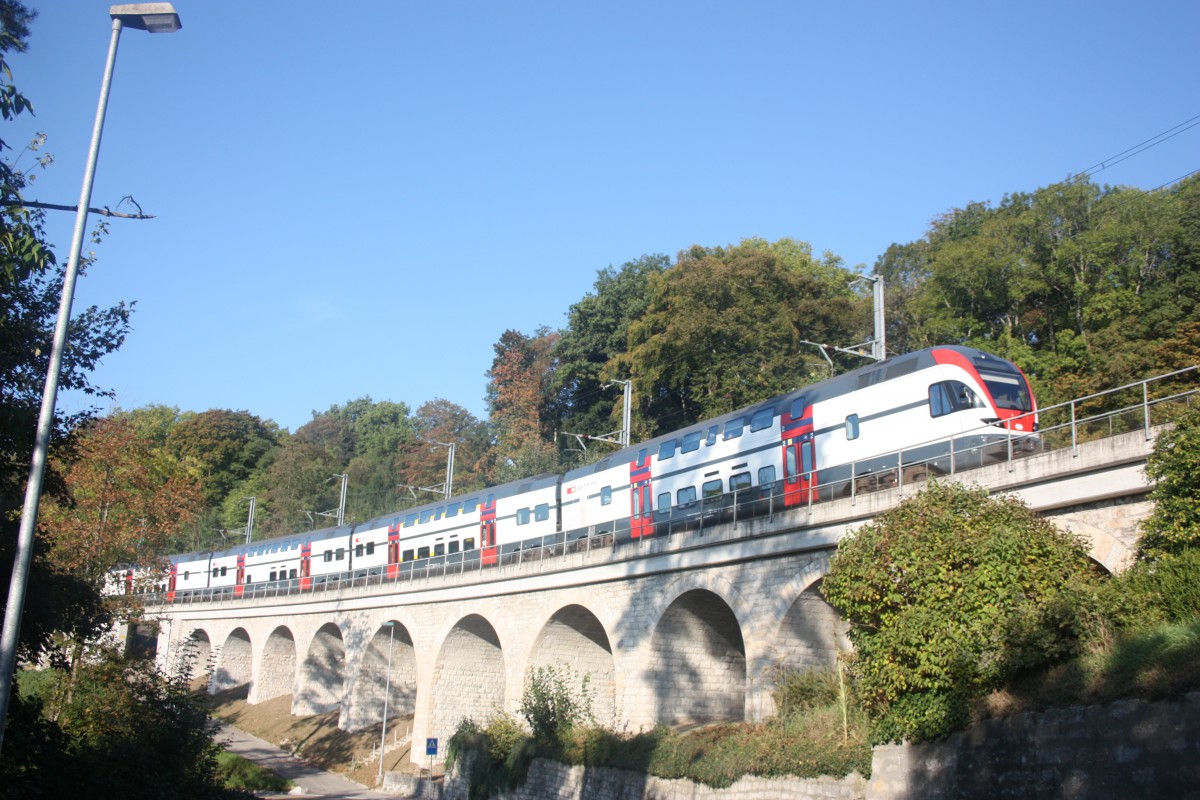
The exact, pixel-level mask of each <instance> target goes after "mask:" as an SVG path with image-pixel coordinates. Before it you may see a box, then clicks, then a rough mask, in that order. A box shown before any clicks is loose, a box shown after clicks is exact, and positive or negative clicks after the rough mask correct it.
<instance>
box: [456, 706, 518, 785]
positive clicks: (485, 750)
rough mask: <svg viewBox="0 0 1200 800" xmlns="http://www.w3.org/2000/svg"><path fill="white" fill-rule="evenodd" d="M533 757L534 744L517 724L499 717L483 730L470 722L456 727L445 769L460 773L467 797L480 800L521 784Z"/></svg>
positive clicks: (461, 722)
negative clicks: (454, 769)
mask: <svg viewBox="0 0 1200 800" xmlns="http://www.w3.org/2000/svg"><path fill="white" fill-rule="evenodd" d="M534 755H535V747H534V741H533V739H532V738H531V737H530V736H529V735H528V734H527V733H525V731H524V730H522V729H521V726H520V724H519V723H518V722H517V721H516V720H515V719H513V718H512V717H510V716H508V715H507V714H498V715H497V716H495V717H492V718H491V719H490V720H488V723H487V725H486V726H485V727H483V728H480V727H479V725H477V724H476V723H475V722H474V721H472V720H469V719H463V720H461V721H460V722H459V723H458V728H456V729H455V731H454V733H453V735H451V737H450V741H449V742H448V743H447V747H446V767H447V769H451V768H457V769H459V770H460V774H461V775H462V776H463V778H464V780H465V781H466V783H467V791H468V796H469V797H470V798H471V800H481V799H482V798H487V797H491V796H493V795H494V794H496V793H497V792H500V791H504V790H507V789H514V788H516V787H517V786H520V785H521V784H523V783H524V782H525V779H526V777H527V776H528V774H529V765H530V763H532V761H533V758H534Z"/></svg>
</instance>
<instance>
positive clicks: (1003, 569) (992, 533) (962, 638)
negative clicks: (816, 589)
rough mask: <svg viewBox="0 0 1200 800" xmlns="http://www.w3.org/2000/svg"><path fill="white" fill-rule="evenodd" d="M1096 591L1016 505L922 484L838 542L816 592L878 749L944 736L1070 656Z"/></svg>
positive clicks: (1078, 553) (1070, 546) (1085, 568)
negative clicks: (842, 642)
mask: <svg viewBox="0 0 1200 800" xmlns="http://www.w3.org/2000/svg"><path fill="white" fill-rule="evenodd" d="M1093 584H1094V581H1093V576H1092V572H1091V569H1090V566H1089V562H1088V556H1087V550H1086V548H1085V547H1084V545H1083V543H1082V542H1081V541H1080V540H1078V539H1077V538H1076V537H1074V536H1072V535H1070V534H1067V533H1063V532H1061V531H1059V530H1058V529H1056V528H1055V527H1054V526H1053V525H1051V524H1050V523H1048V522H1046V521H1044V520H1042V519H1040V518H1038V517H1036V516H1035V515H1034V514H1033V513H1032V512H1031V511H1030V510H1029V509H1028V507H1026V506H1025V505H1024V504H1022V503H1021V502H1020V501H1018V500H1016V499H1013V498H989V497H988V496H987V492H986V491H985V490H982V489H969V488H966V487H963V486H961V485H959V484H940V483H933V484H930V485H929V486H928V487H927V488H926V489H925V490H923V491H922V492H920V493H919V494H917V495H915V496H912V497H910V498H908V499H907V500H905V501H904V502H903V503H901V504H900V505H899V506H898V507H896V508H895V509H893V510H891V511H888V512H886V513H885V514H882V515H880V516H879V517H878V518H877V519H876V520H875V521H874V523H872V524H870V525H867V526H864V527H863V528H860V529H859V530H858V531H857V532H855V533H854V535H853V536H850V537H848V538H846V539H843V540H842V542H841V543H840V545H839V547H838V552H837V554H836V555H835V556H834V558H833V560H832V562H831V565H830V571H829V574H828V575H827V576H826V577H825V579H824V580H823V582H822V591H823V592H824V594H825V597H826V598H827V599H828V600H829V601H830V603H832V604H833V605H834V606H835V607H836V608H837V609H838V610H839V611H840V612H841V613H842V614H843V615H844V616H845V618H846V619H847V620H848V621H849V623H850V632H849V636H850V639H851V641H852V642H853V643H854V645H855V647H856V654H855V658H854V661H853V662H852V667H853V669H854V672H855V674H856V677H857V679H858V688H859V691H860V692H861V696H862V698H863V702H864V704H865V705H866V707H867V709H868V711H869V712H870V713H871V716H872V720H873V726H874V736H875V737H876V739H877V740H879V741H887V740H892V739H901V738H904V739H913V740H922V739H929V738H935V737H938V736H942V735H944V734H946V733H949V732H950V731H952V730H955V729H957V728H959V727H961V726H962V725H963V724H964V723H965V722H966V721H967V719H968V716H969V711H970V706H971V704H972V703H973V702H974V701H975V699H977V698H978V697H980V696H982V695H983V694H984V693H986V692H987V691H989V690H991V689H995V688H997V687H999V686H1001V685H1003V684H1004V683H1005V681H1007V680H1010V679H1012V678H1013V677H1015V676H1017V675H1020V674H1022V673H1024V672H1026V671H1028V670H1031V669H1034V668H1037V667H1041V666H1044V665H1046V664H1051V663H1054V662H1057V661H1061V660H1063V659H1066V658H1068V657H1070V656H1072V655H1074V654H1075V653H1076V652H1078V651H1079V649H1080V647H1081V643H1082V641H1083V638H1084V636H1085V634H1086V633H1087V630H1088V629H1087V625H1088V622H1089V618H1090V614H1091V603H1092V600H1091V598H1092V595H1093V593H1094V592H1093Z"/></svg>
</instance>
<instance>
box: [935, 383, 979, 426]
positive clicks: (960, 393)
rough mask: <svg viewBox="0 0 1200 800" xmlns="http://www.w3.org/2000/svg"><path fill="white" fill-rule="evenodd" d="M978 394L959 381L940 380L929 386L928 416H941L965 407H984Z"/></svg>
mask: <svg viewBox="0 0 1200 800" xmlns="http://www.w3.org/2000/svg"><path fill="white" fill-rule="evenodd" d="M984 407H985V406H984V404H983V401H982V400H980V399H979V395H977V394H975V392H973V391H971V388H970V387H969V386H967V385H966V384H965V383H962V382H961V381H942V382H940V383H935V384H933V385H932V386H930V387H929V416H931V417H941V416H944V415H946V414H953V413H954V412H955V411H962V410H964V409H967V408H984Z"/></svg>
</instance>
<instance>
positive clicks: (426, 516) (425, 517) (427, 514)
mask: <svg viewBox="0 0 1200 800" xmlns="http://www.w3.org/2000/svg"><path fill="white" fill-rule="evenodd" d="M431 519H433V510H432V509H431V510H428V511H422V512H421V516H420V519H418V522H429V520H431Z"/></svg>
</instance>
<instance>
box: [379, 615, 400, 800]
mask: <svg viewBox="0 0 1200 800" xmlns="http://www.w3.org/2000/svg"><path fill="white" fill-rule="evenodd" d="M383 626H384V627H385V628H387V629H388V662H387V674H386V675H385V676H384V679H383V728H382V729H381V730H380V732H379V774H378V775H376V776H375V785H376V786H378V785H379V784H381V783H383V751H384V747H386V746H387V707H388V695H389V694H391V693H392V642H394V641H395V640H396V622H395V621H394V620H388V621H387V622H385V623H383Z"/></svg>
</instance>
